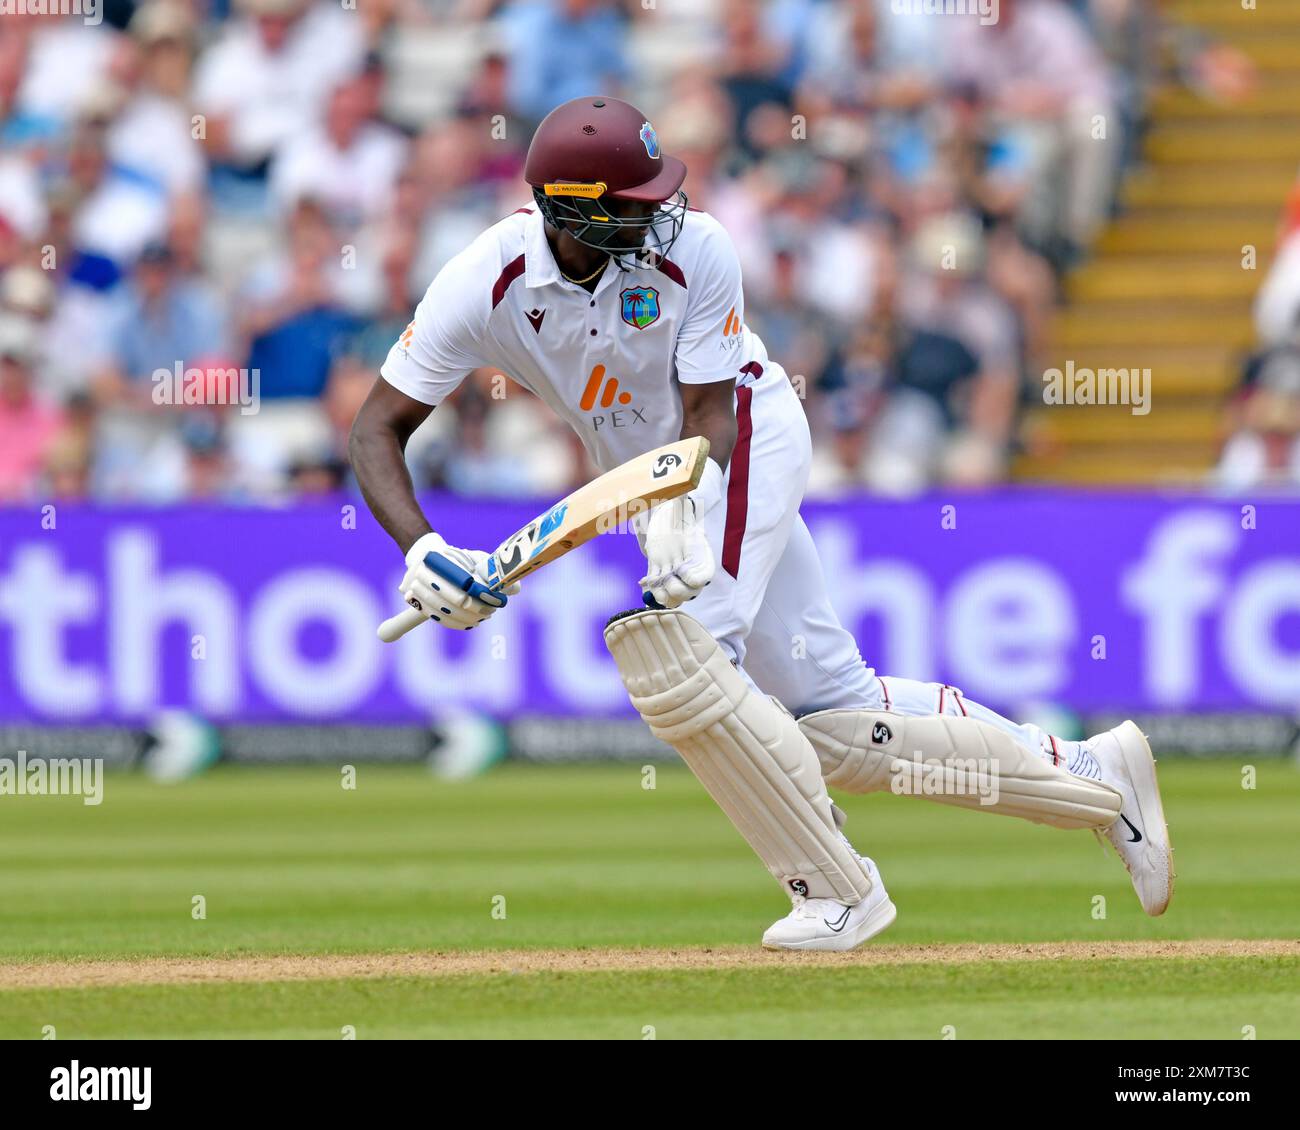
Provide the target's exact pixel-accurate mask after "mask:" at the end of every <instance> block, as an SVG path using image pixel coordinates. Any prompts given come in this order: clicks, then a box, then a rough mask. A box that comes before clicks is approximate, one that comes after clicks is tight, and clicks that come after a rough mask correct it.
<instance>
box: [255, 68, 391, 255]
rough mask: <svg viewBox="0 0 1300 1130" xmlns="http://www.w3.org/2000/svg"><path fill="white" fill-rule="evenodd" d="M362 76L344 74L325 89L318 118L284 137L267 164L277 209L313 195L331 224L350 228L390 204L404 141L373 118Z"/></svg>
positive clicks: (368, 90) (369, 89) (347, 230)
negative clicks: (317, 122)
mask: <svg viewBox="0 0 1300 1130" xmlns="http://www.w3.org/2000/svg"><path fill="white" fill-rule="evenodd" d="M374 109H375V107H374V103H373V92H372V87H371V84H370V81H369V79H368V78H366V77H358V78H352V79H348V80H347V81H345V82H343V83H341V84H340V85H339V86H337V87H335V89H334V90H333V91H332V92H331V94H330V96H329V101H328V104H327V106H326V110H325V117H324V121H323V122H321V124H320V125H319V126H314V127H312V128H311V129H308V130H307V131H305V132H303V133H301V134H297V135H295V136H294V137H292V138H290V139H289V140H288V141H286V142H285V143H284V145H282V146H281V147H280V150H279V152H278V153H277V154H276V157H275V161H274V163H273V165H272V168H271V196H272V199H273V201H274V203H275V205H276V206H277V207H278V208H279V209H281V210H282V211H283V212H285V213H288V212H290V211H292V209H293V207H294V205H295V204H297V202H298V201H299V200H300V199H301V198H302V197H304V196H314V197H315V198H316V199H317V200H318V201H319V202H320V203H322V204H323V205H324V206H325V207H326V208H327V209H328V210H329V213H330V218H331V220H332V221H333V222H334V224H335V226H336V227H337V228H338V229H339V230H340V231H342V232H343V233H345V234H347V233H351V232H354V231H355V230H356V229H358V228H359V227H360V226H361V224H363V223H364V222H365V221H367V220H373V219H375V218H377V217H379V216H382V215H384V214H385V213H386V212H387V211H388V209H389V208H390V207H391V206H392V198H393V190H394V187H395V185H396V183H397V178H398V174H399V173H400V172H401V170H402V166H403V163H404V162H405V159H406V140H405V138H403V137H402V135H401V134H400V133H398V132H397V131H396V130H394V129H393V128H392V127H390V126H387V125H384V124H383V123H381V122H377V121H375V120H373V118H372V117H371V114H372V112H373V111H374Z"/></svg>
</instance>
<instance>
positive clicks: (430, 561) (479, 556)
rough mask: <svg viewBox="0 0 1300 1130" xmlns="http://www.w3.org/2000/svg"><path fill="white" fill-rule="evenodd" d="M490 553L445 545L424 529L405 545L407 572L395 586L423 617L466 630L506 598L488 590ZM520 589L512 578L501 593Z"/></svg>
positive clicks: (444, 542)
mask: <svg viewBox="0 0 1300 1130" xmlns="http://www.w3.org/2000/svg"><path fill="white" fill-rule="evenodd" d="M488 556H489V555H488V554H487V553H485V552H484V551H483V550H481V549H457V548H456V547H455V546H451V545H448V544H447V543H446V541H445V540H444V539H443V538H442V536H441V535H439V534H434V533H429V534H425V535H424V537H422V538H420V539H419V541H417V542H416V543H415V544H414V545H413V546H411V548H410V549H408V550H407V551H406V575H405V576H404V577H403V578H402V583H401V585H399V586H398V589H399V591H400V592H401V594H402V596H403V598H404V599H405V600H406V603H407V604H409V605H410V606H411V607H412V608H413V609H415V610H416V611H417V612H419V613H421V614H422V615H423V616H424V617H425V618H426V619H428V620H434V621H436V622H437V623H439V624H441V625H442V626H443V627H444V628H455V629H456V630H457V631H462V632H467V631H469V630H470V629H471V628H476V627H478V625H479V624H481V623H483V621H484V620H486V619H487V618H488V617H489V616H491V615H492V613H493V612H495V611H496V610H497V609H498V608H501V607H502V606H503V605H504V604H505V603H506V602H505V598H504V597H503V596H502V595H501V594H500V593H497V592H491V591H488V590H487V587H486V586H487V569H486V562H487V559H488ZM518 591H519V583H518V582H515V583H514V584H513V585H507V586H506V587H505V588H504V589H502V590H501V593H504V594H505V596H514V594H515V593H517V592H518Z"/></svg>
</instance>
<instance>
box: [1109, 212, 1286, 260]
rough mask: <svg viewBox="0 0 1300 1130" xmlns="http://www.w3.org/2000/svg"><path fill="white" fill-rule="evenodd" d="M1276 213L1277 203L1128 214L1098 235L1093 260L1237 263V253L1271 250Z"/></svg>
mask: <svg viewBox="0 0 1300 1130" xmlns="http://www.w3.org/2000/svg"><path fill="white" fill-rule="evenodd" d="M1278 208H1279V201H1273V202H1272V204H1270V205H1268V206H1259V207H1256V208H1246V209H1226V208H1225V209H1215V210H1214V211H1213V212H1211V213H1208V214H1207V212H1206V211H1205V210H1204V209H1189V208H1129V209H1128V210H1126V211H1125V213H1124V214H1123V215H1122V216H1120V217H1119V218H1118V219H1117V220H1115V221H1114V222H1113V223H1112V224H1111V225H1110V226H1109V227H1108V228H1107V229H1106V231H1105V232H1104V233H1103V234H1102V237H1101V239H1100V240H1099V241H1098V243H1097V255H1098V257H1099V258H1101V257H1105V256H1107V255H1120V256H1128V255H1140V254H1159V253H1169V254H1173V253H1183V254H1201V255H1209V254H1215V253H1218V254H1222V255H1224V256H1225V257H1226V258H1227V259H1228V260H1230V261H1236V262H1238V263H1239V262H1240V256H1241V249H1242V248H1243V247H1247V246H1249V247H1254V248H1256V249H1257V251H1259V252H1260V253H1262V252H1263V251H1264V250H1265V249H1266V248H1270V247H1272V245H1273V240H1274V237H1275V235H1276V232H1277V217H1278ZM1096 261H1097V260H1094V262H1096ZM1090 265H1091V264H1090Z"/></svg>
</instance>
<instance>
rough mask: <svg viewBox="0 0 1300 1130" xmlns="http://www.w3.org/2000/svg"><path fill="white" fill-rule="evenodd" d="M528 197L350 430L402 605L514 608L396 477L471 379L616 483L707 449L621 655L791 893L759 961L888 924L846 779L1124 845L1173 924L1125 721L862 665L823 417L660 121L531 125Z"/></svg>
mask: <svg viewBox="0 0 1300 1130" xmlns="http://www.w3.org/2000/svg"><path fill="white" fill-rule="evenodd" d="M524 177H525V179H526V180H527V182H528V184H529V185H530V186H531V187H532V194H533V200H534V206H533V207H530V208H521V209H520V210H519V211H517V212H516V213H514V214H513V215H510V216H507V217H506V218H505V219H503V220H501V221H500V222H499V223H497V224H495V225H494V226H492V227H491V228H489V229H488V230H487V231H485V232H484V233H483V234H482V235H480V236H479V237H478V238H477V239H476V240H474V242H473V243H471V244H470V246H469V247H467V248H466V249H465V250H464V251H463V252H461V253H460V254H459V255H457V256H456V257H455V258H453V259H452V260H451V261H450V262H448V263H447V265H446V266H445V267H444V268H443V269H442V270H441V271H440V272H439V273H438V276H437V277H436V278H435V279H434V280H433V282H432V283H431V284H430V285H429V288H428V291H427V293H426V294H425V296H424V299H423V300H422V301H421V303H420V305H419V307H418V308H417V310H416V312H415V317H414V320H413V321H412V322H411V324H410V326H409V327H408V328H407V329H406V331H405V332H404V333H403V334H402V336H401V338H400V340H399V341H398V342H397V343H396V344H394V346H393V347H392V350H391V351H390V353H389V355H388V357H387V360H386V361H385V362H384V364H383V366H382V368H381V371H380V376H379V378H378V379H377V380H376V382H375V385H374V388H373V389H372V391H371V393H370V395H369V397H368V399H367V401H366V403H365V405H364V406H363V407H362V409H361V411H360V412H359V414H358V416H357V419H356V422H355V424H354V426H353V430H352V436H351V445H350V446H351V456H352V462H353V466H354V468H355V470H356V474H357V478H358V480H359V482H360V485H361V488H362V491H363V493H364V495H365V498H366V501H367V503H368V504H369V506H370V508H371V510H372V511H373V512H374V515H375V517H376V518H377V520H378V521H379V522H380V523H381V524H382V525H383V527H384V529H385V530H387V531H388V533H389V534H390V535H391V536H392V538H393V540H394V541H396V542H397V544H398V547H399V548H400V549H401V550H402V552H403V553H404V554H405V558H406V563H407V570H406V574H405V577H404V579H403V581H402V585H401V591H402V595H403V596H404V597H405V599H406V601H407V603H408V604H409V605H410V606H411V607H413V608H415V609H417V610H418V611H419V612H420V613H421V614H422V615H423V616H424V617H425V618H426V619H429V620H432V621H433V622H434V625H435V627H436V628H443V629H453V630H469V629H472V628H474V627H476V626H477V625H479V624H481V623H483V622H484V621H485V620H487V619H488V618H489V617H490V616H491V615H492V614H493V613H494V612H495V611H496V609H497V607H499V605H500V603H501V602H500V600H499V599H495V598H490V597H489V598H488V599H484V598H483V596H481V595H475V594H474V593H473V592H471V591H467V590H466V589H465V588H463V587H460V586H458V585H455V584H451V583H449V581H448V577H447V575H446V573H445V571H443V572H440V571H438V570H437V569H435V568H434V567H432V566H431V565H430V564H429V563H428V562H427V561H426V558H430V555H431V554H433V555H435V556H434V557H432V558H430V560H432V561H434V562H437V561H438V560H439V558H441V559H444V560H445V559H449V560H451V561H453V562H455V563H457V564H458V565H459V566H461V567H463V569H464V570H465V571H467V572H468V573H470V574H473V575H474V576H476V577H477V578H478V579H479V580H480V581H482V582H484V583H486V582H487V580H488V576H487V567H486V562H487V558H488V554H487V552H485V551H484V550H482V549H477V548H460V547H453V546H450V545H448V544H447V542H446V541H445V540H444V539H443V538H442V537H441V536H440V535H439V534H438V533H436V532H435V531H434V529H433V526H432V525H431V523H430V521H429V519H428V518H427V517H426V516H425V514H424V513H423V512H422V510H421V508H420V506H419V504H418V502H417V501H416V498H415V493H414V490H413V488H412V483H411V479H410V475H409V473H408V471H407V468H406V465H405V462H404V457H403V451H404V448H405V445H406V442H407V440H408V439H409V438H410V436H411V434H412V433H413V432H414V431H415V429H416V428H417V427H419V425H420V424H421V423H422V422H423V421H424V420H425V419H426V417H427V416H428V415H429V413H430V412H431V411H432V410H433V409H434V407H436V406H437V405H438V404H439V403H440V402H441V401H442V400H443V399H444V398H446V397H447V396H448V394H450V393H451V392H452V391H453V390H454V389H455V388H456V387H457V385H458V384H459V383H460V382H461V381H462V380H464V378H465V377H466V376H467V375H468V374H469V373H470V372H471V371H472V370H474V369H476V368H480V367H483V366H493V367H495V368H499V369H501V370H502V371H503V372H505V373H507V374H509V376H510V377H511V378H512V379H513V380H515V381H516V382H518V383H519V384H520V385H522V386H523V387H524V388H526V389H528V390H530V391H531V392H533V393H534V394H535V395H537V396H538V397H540V398H541V399H542V400H543V401H545V402H546V403H547V404H548V405H549V406H550V407H551V408H552V409H553V410H554V411H555V412H556V413H557V414H558V415H559V416H560V417H561V418H562V419H563V420H565V421H567V423H568V424H569V426H570V427H571V428H572V429H573V430H574V432H576V433H577V435H578V436H579V437H580V438H581V440H582V442H583V444H584V445H585V447H586V449H587V451H588V452H589V453H590V455H591V458H592V460H593V461H594V462H595V464H596V465H597V466H598V467H600V468H601V469H602V470H603V471H608V470H610V469H612V468H614V467H616V466H618V465H619V464H621V463H624V462H626V461H627V460H629V459H631V458H633V457H634V456H637V455H640V454H642V453H644V452H647V451H649V450H651V449H652V448H656V447H659V446H661V445H663V444H666V443H670V442H672V441H675V440H678V439H685V438H690V437H695V436H702V437H704V438H705V439H707V440H708V444H709V452H710V456H709V459H708V461H707V464H706V466H705V469H704V473H703V475H702V477H701V479H700V482H699V485H698V487H696V488H695V489H694V490H693V491H691V492H690V493H687V494H684V495H682V496H681V497H679V498H676V499H673V500H671V501H666V502H662V503H660V504H659V505H657V506H655V507H654V508H653V509H651V510H650V511H649V513H648V514H647V515H646V516H645V521H644V522H643V523H641V525H640V526H639V528H638V538H639V540H640V543H641V547H642V549H643V551H644V553H645V558H646V569H645V576H644V577H643V578H642V580H641V587H642V589H643V591H644V593H646V594H648V596H649V597H650V598H652V600H653V604H654V605H655V606H657V607H651V608H647V609H645V610H641V611H636V612H631V613H626V614H624V615H622V616H619V617H615V618H614V619H613V620H612V621H611V622H610V624H609V625H608V626H607V628H606V631H605V639H606V644H607V646H608V648H609V650H610V653H611V655H612V656H613V658H614V661H615V662H616V663H617V665H618V668H619V672H620V674H621V676H622V679H623V682H624V685H625V686H626V687H627V690H628V693H629V696H630V697H631V700H632V703H633V705H634V706H635V707H636V709H637V710H638V711H639V712H640V713H641V716H642V717H643V718H644V720H645V721H646V723H647V724H648V725H649V726H650V727H651V729H652V730H653V731H654V733H655V734H657V735H658V736H659V737H661V738H662V739H663V740H665V741H666V742H668V743H669V744H670V745H672V746H673V747H674V748H675V749H676V750H677V751H678V753H680V755H681V757H682V759H683V760H684V761H685V762H686V764H687V765H688V766H689V767H690V768H691V770H692V771H693V772H694V773H695V775H696V776H697V777H698V778H699V780H700V782H701V783H702V784H703V785H704V787H705V788H706V789H707V790H708V792H709V793H710V795H711V796H712V797H713V798H714V800H715V801H716V802H717V803H718V805H719V806H720V807H721V808H722V809H723V811H724V812H725V813H726V814H727V816H728V817H729V818H730V819H731V821H732V823H733V824H734V825H735V827H736V829H737V831H738V832H739V833H740V834H741V835H742V836H743V837H744V838H745V840H746V841H747V842H748V843H749V845H750V846H751V847H752V848H753V850H754V852H755V853H756V854H757V855H758V856H759V858H760V859H761V860H762V862H763V863H764V865H765V866H766V867H767V869H768V870H769V872H770V873H771V874H772V876H773V877H774V878H775V879H776V881H777V882H778V883H779V884H780V885H781V888H782V889H783V891H784V892H785V894H786V895H787V896H789V898H790V901H791V904H792V905H791V908H790V910H789V913H787V914H785V915H784V916H783V917H781V918H779V919H778V920H777V921H776V922H774V923H773V924H772V925H771V926H770V927H769V928H768V929H767V931H766V932H765V933H764V934H763V938H762V941H763V944H764V945H765V946H768V947H772V948H784V949H814V950H847V949H852V948H853V947H855V946H857V945H860V944H861V943H863V942H865V941H866V940H868V939H869V938H872V937H874V936H875V935H877V934H879V933H880V932H881V931H883V930H885V929H886V928H887V927H888V926H889V925H890V924H891V923H892V922H893V921H894V918H895V915H896V910H895V907H894V904H893V902H892V901H891V900H890V897H889V894H888V893H887V891H886V889H885V884H884V881H883V879H882V877H881V874H880V872H879V870H878V868H877V867H876V865H875V863H873V862H872V860H871V859H870V858H869V857H868V856H865V855H862V854H860V853H859V852H858V851H857V850H856V849H855V848H854V847H853V845H852V844H851V843H850V842H849V840H848V839H847V837H846V836H845V834H844V830H843V825H844V814H843V812H842V811H841V810H840V809H839V808H838V807H837V806H836V805H835V804H834V803H833V802H832V801H831V798H830V795H829V793H828V786H829V787H830V788H834V789H839V790H843V791H845V792H849V793H861V792H870V791H875V790H886V789H892V791H895V792H903V793H909V794H912V795H917V796H921V797H923V798H926V799H930V800H935V801H939V802H942V803H947V804H954V805H959V806H964V807H970V808H976V809H979V810H981V811H987V812H993V813H1000V814H1004V815H1009V816H1016V817H1020V818H1022V819H1026V820H1031V821H1035V822H1038V823H1042V824H1048V825H1052V826H1054V827H1059V828H1065V829H1083V828H1087V829H1091V830H1093V831H1094V832H1096V833H1097V834H1099V835H1101V836H1104V837H1105V838H1106V839H1107V840H1109V842H1110V843H1111V844H1112V845H1113V846H1114V848H1115V850H1116V851H1117V853H1118V854H1119V857H1120V859H1121V860H1122V862H1123V863H1124V866H1125V867H1126V868H1127V869H1128V872H1129V874H1130V876H1131V878H1132V881H1133V886H1134V888H1135V890H1136V892H1137V895H1138V898H1139V900H1140V901H1141V904H1142V907H1143V909H1144V910H1145V911H1146V912H1147V913H1148V914H1152V915H1156V914H1161V913H1163V912H1164V910H1165V908H1166V906H1167V905H1168V903H1169V899H1170V896H1171V894H1172V890H1173V878H1174V877H1173V863H1172V859H1173V857H1172V849H1171V847H1170V843H1169V834H1168V830H1167V828H1166V825H1165V818H1164V812H1163V808H1162V805H1161V799H1160V792H1159V788H1158V785H1157V782H1156V774H1155V763H1154V759H1153V757H1152V754H1151V750H1150V748H1149V747H1148V745H1147V742H1146V739H1145V738H1144V737H1143V735H1142V734H1141V732H1140V731H1139V730H1138V728H1137V727H1136V726H1135V725H1134V724H1133V723H1132V722H1125V723H1123V724H1122V725H1120V726H1118V727H1116V728H1115V729H1113V730H1110V731H1107V732H1106V733H1103V734H1099V735H1097V736H1095V737H1093V738H1090V739H1088V740H1087V741H1066V740H1063V739H1060V738H1057V737H1055V736H1053V735H1051V734H1048V733H1046V732H1044V731H1043V730H1041V729H1039V728H1038V727H1036V726H1032V725H1018V724H1017V723H1015V722H1012V721H1010V720H1009V719H1007V718H1004V717H1002V716H1001V715H999V714H997V713H995V712H994V711H992V710H990V709H988V708H986V707H984V706H981V705H980V704H979V703H976V702H972V701H970V700H969V699H967V698H966V696H965V695H964V694H962V692H961V691H960V690H958V689H957V688H955V687H951V686H947V685H942V684H937V683H924V682H918V681H915V680H911V679H906V678H893V677H889V676H882V675H879V674H877V673H876V672H875V671H874V670H873V669H872V668H871V667H868V666H867V665H866V664H865V663H864V662H863V659H862V656H861V655H860V654H859V651H858V646H857V644H856V642H855V640H854V638H853V636H852V635H851V634H850V633H849V632H848V631H847V630H846V629H845V628H844V626H843V625H842V624H841V623H840V621H839V619H838V618H837V616H836V614H835V612H834V610H833V608H832V607H831V603H830V600H829V598H828V593H827V585H826V579H825V576H824V574H823V572H822V567H821V563H820V561H819V559H818V555H817V548H816V546H815V545H814V543H813V539H812V536H811V534H810V533H809V531H808V527H807V526H806V525H805V524H804V522H803V519H802V518H801V517H800V515H799V506H800V502H801V500H802V498H803V493H804V489H805V486H806V483H807V479H808V473H809V465H810V458H811V439H810V435H809V430H808V425H807V422H806V419H805V415H804V411H803V406H802V404H801V403H800V400H799V398H798V396H797V395H796V393H795V391H794V388H793V387H792V385H791V383H790V380H789V378H788V377H787V375H786V373H785V370H784V369H782V367H781V365H780V364H779V363H778V362H776V361H774V360H772V359H771V358H770V357H768V355H767V351H766V349H765V348H764V346H763V343H762V341H761V340H759V338H758V337H757V335H755V334H754V333H753V332H752V331H751V330H750V329H749V328H748V327H747V326H746V325H745V299H744V293H743V290H742V285H741V272H740V265H739V261H738V259H737V255H736V251H735V249H734V247H733V245H732V243H731V240H730V238H729V237H728V235H727V233H726V232H725V231H724V230H723V228H722V227H721V225H720V224H719V223H718V222H717V221H716V220H715V219H713V218H712V217H711V216H709V215H708V214H707V213H704V212H701V211H699V210H697V209H693V208H690V207H689V206H688V203H687V199H686V196H685V194H684V193H683V192H682V190H681V189H682V184H683V181H684V180H685V177H686V167H685V166H684V165H683V163H682V162H681V161H679V160H677V159H675V158H673V157H671V156H668V155H667V154H665V153H664V152H662V150H661V148H660V142H659V138H658V135H657V134H656V132H655V130H654V127H653V126H652V125H651V124H650V122H649V121H648V120H647V119H646V117H645V115H644V114H642V113H641V112H640V111H639V110H637V109H636V108H635V107H633V106H631V105H629V104H627V103H626V102H622V101H619V100H618V99H615V98H609V97H589V98H579V99H575V100H573V101H570V102H567V103H565V104H564V105H562V106H560V107H558V108H557V109H555V110H554V111H552V113H551V114H549V115H548V116H547V117H546V118H545V120H544V121H542V123H541V124H540V125H539V126H538V129H537V132H536V134H535V136H534V137H533V140H532V143H531V146H530V147H529V150H528V156H527V161H526V164H525V170H524ZM510 591H512V590H511V589H507V590H506V592H507V593H509V592H510ZM687 610H689V612H688V611H687ZM426 630H427V629H426ZM796 637H797V638H799V639H800V640H801V641H802V646H801V647H800V648H795V647H792V641H793V640H794V639H795V638H796ZM936 766H942V769H941V772H940V774H939V780H940V781H941V784H942V787H939V788H933V789H931V788H922V787H915V788H911V787H908V788H903V789H899V788H897V787H895V784H896V782H897V781H898V780H899V779H900V774H901V775H903V777H904V778H905V779H906V780H907V781H912V780H919V779H922V778H923V777H924V776H925V775H926V774H930V776H931V778H932V779H933V777H934V773H935V767H936ZM990 774H992V777H993V780H994V783H995V786H996V787H990V782H989V777H990Z"/></svg>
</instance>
